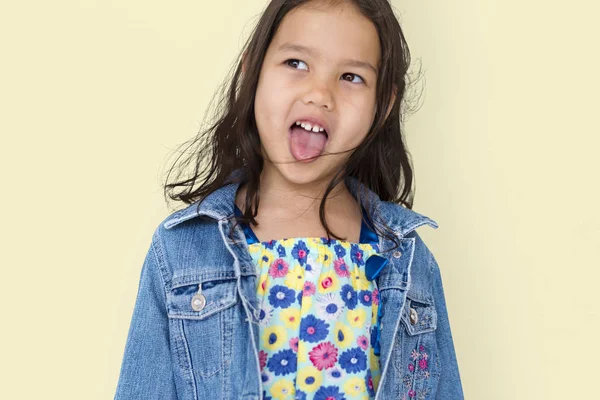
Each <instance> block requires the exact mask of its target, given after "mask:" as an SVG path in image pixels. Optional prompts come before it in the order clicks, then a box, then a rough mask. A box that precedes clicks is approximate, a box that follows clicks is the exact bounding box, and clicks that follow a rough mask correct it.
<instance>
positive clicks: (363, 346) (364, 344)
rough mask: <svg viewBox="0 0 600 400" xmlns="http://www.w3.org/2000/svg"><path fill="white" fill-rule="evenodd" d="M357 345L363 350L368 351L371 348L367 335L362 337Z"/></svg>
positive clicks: (357, 341)
mask: <svg viewBox="0 0 600 400" xmlns="http://www.w3.org/2000/svg"><path fill="white" fill-rule="evenodd" d="M356 343H358V345H359V346H360V348H361V349H363V350H366V349H367V348H368V347H369V339H367V337H366V336H365V335H360V336H359V337H358V339H357V340H356Z"/></svg>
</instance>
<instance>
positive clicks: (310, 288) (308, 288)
mask: <svg viewBox="0 0 600 400" xmlns="http://www.w3.org/2000/svg"><path fill="white" fill-rule="evenodd" d="M315 290H316V288H315V284H314V283H312V282H308V281H306V282H304V290H302V297H309V296H312V295H313V294H315Z"/></svg>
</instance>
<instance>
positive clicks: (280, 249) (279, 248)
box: [277, 245, 285, 258]
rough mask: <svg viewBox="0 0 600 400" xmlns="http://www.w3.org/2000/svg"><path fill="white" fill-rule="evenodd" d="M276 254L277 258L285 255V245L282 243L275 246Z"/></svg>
mask: <svg viewBox="0 0 600 400" xmlns="http://www.w3.org/2000/svg"><path fill="white" fill-rule="evenodd" d="M277 254H279V258H284V257H285V247H283V246H282V245H279V246H277Z"/></svg>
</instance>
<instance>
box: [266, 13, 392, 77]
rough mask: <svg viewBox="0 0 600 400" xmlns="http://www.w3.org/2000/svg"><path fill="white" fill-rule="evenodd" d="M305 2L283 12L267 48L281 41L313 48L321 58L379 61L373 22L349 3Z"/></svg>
mask: <svg viewBox="0 0 600 400" xmlns="http://www.w3.org/2000/svg"><path fill="white" fill-rule="evenodd" d="M316 3H317V4H314V2H309V3H307V4H305V5H302V6H300V7H297V8H295V9H293V10H292V11H290V12H289V13H287V14H286V15H285V17H284V18H283V20H282V21H281V23H280V25H279V27H278V29H277V32H276V33H275V36H274V37H273V40H272V42H271V44H270V46H269V51H270V52H271V51H277V49H278V48H279V47H280V46H281V45H282V44H285V43H294V44H299V45H303V46H307V47H311V48H313V49H315V52H316V53H318V54H319V56H320V57H321V58H325V59H328V60H330V61H333V62H335V61H336V60H341V59H357V60H362V61H367V62H370V63H371V64H372V65H374V66H375V67H377V66H378V65H379V57H380V45H379V35H378V33H377V28H376V27H375V25H374V24H373V23H372V22H371V21H370V20H369V19H368V18H366V17H365V16H364V15H362V14H361V13H360V12H359V11H358V10H357V9H356V8H355V7H354V6H353V5H352V4H349V3H348V2H344V3H343V4H340V5H336V6H326V5H319V4H318V3H319V2H316Z"/></svg>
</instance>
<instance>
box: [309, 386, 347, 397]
mask: <svg viewBox="0 0 600 400" xmlns="http://www.w3.org/2000/svg"><path fill="white" fill-rule="evenodd" d="M315 400H346V397H345V396H344V394H343V393H340V388H339V387H337V386H321V387H320V388H319V390H317V393H315Z"/></svg>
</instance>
